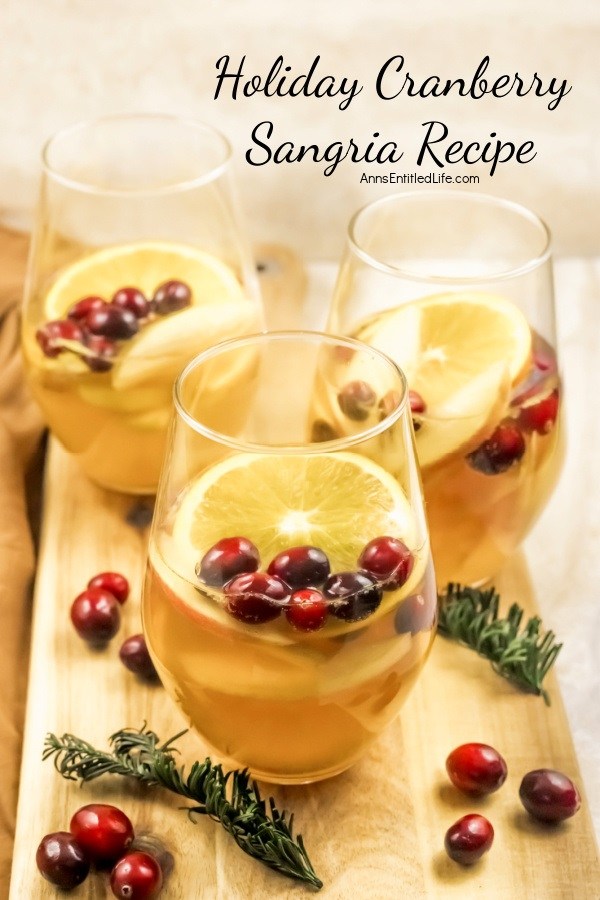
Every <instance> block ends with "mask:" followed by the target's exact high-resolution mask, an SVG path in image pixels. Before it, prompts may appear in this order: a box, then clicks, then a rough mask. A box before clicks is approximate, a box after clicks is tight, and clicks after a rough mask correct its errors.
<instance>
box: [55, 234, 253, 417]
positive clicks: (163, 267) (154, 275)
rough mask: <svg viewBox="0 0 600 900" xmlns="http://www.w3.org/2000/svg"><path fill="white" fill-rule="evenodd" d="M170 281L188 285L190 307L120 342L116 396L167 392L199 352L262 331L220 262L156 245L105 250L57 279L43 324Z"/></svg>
mask: <svg viewBox="0 0 600 900" xmlns="http://www.w3.org/2000/svg"><path fill="white" fill-rule="evenodd" d="M171 279H177V280H179V281H183V282H185V283H186V284H188V285H189V286H190V288H191V290H192V305H191V306H189V307H187V308H186V309H183V310H181V311H179V312H174V313H170V314H168V315H166V316H157V317H156V318H155V319H154V321H151V322H149V323H146V324H144V325H143V326H142V327H141V328H140V330H139V332H138V333H137V335H136V336H135V337H134V338H133V339H132V340H129V341H126V342H123V343H122V344H121V345H120V348H119V353H118V356H117V358H116V360H115V365H114V367H113V369H112V370H111V376H110V381H111V387H112V388H114V389H115V390H116V391H124V390H129V389H132V388H137V387H138V386H140V385H143V386H144V387H147V386H149V385H152V384H154V385H156V384H157V383H158V384H161V385H164V386H165V387H166V389H167V390H168V391H170V389H171V385H172V382H173V381H174V379H175V377H176V376H177V374H178V373H179V372H180V371H181V369H182V368H183V366H184V365H185V363H186V362H188V361H189V360H190V359H191V358H192V357H193V356H195V355H196V354H197V353H200V352H201V351H202V350H204V349H206V348H207V347H209V346H211V345H212V344H215V343H218V342H219V341H221V340H224V339H225V338H230V337H237V336H239V335H243V334H248V333H250V332H252V331H256V330H258V329H259V327H260V323H259V319H258V313H257V309H256V307H255V305H254V303H253V302H251V301H250V300H249V299H248V298H247V297H246V296H245V294H244V291H243V288H242V285H241V284H240V282H239V280H238V279H237V278H236V276H235V274H234V272H233V271H232V269H230V268H229V267H228V266H227V265H226V264H225V263H223V262H222V261H221V260H220V259H217V258H216V257H215V256H212V255H211V254H209V253H205V252H204V251H202V250H198V249H196V248H195V247H190V246H188V245H185V244H172V243H167V242H161V241H145V242H138V243H133V244H125V245H119V246H116V247H107V248H105V249H104V250H99V251H97V252H95V253H90V254H89V255H88V256H85V257H84V258H83V259H81V260H79V261H78V262H76V263H74V264H73V265H71V266H69V267H68V268H66V269H65V270H64V271H63V272H62V273H61V274H60V275H59V276H58V278H57V279H56V281H55V282H54V284H53V285H52V287H51V289H50V291H49V292H48V294H47V297H46V301H45V315H46V317H47V319H48V320H52V319H57V318H61V317H62V316H64V315H66V313H67V311H68V310H69V308H70V307H71V306H72V305H73V304H74V303H76V301H77V300H79V299H81V298H82V297H85V296H89V295H97V296H100V297H103V298H104V299H105V300H110V299H111V297H112V296H113V294H114V293H115V292H116V291H117V290H118V289H119V288H120V287H125V286H128V285H131V286H134V287H137V288H139V289H140V290H141V291H142V292H143V293H144V295H145V296H146V297H148V298H151V297H152V296H153V294H154V292H155V290H156V288H157V287H158V286H159V285H160V284H161V283H163V282H164V281H168V280H171ZM117 403H118V401H117Z"/></svg>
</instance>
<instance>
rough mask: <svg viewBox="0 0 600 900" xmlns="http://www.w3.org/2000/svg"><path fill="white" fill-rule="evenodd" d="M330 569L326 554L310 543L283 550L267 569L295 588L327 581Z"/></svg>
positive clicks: (314, 585)
mask: <svg viewBox="0 0 600 900" xmlns="http://www.w3.org/2000/svg"><path fill="white" fill-rule="evenodd" d="M329 571H330V566H329V560H328V559H327V556H326V554H325V553H324V552H323V551H322V550H321V549H320V548H319V547H312V546H310V545H304V546H302V547H290V548H289V549H288V550H283V551H282V552H281V553H278V554H277V556H275V557H274V558H273V559H272V560H271V562H270V563H269V568H268V569H267V572H268V573H269V575H277V577H278V578H281V579H282V580H283V581H285V583H286V584H289V586H290V587H292V588H294V589H295V590H299V589H301V588H306V587H317V586H318V585H320V584H322V583H323V582H324V581H325V579H326V578H327V576H328V575H329Z"/></svg>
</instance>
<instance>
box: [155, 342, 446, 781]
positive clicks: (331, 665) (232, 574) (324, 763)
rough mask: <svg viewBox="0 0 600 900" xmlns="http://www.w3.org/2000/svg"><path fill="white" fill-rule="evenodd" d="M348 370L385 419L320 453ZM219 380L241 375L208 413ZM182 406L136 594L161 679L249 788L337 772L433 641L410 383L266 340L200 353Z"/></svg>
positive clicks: (361, 747) (332, 354)
mask: <svg viewBox="0 0 600 900" xmlns="http://www.w3.org/2000/svg"><path fill="white" fill-rule="evenodd" d="M240 357H241V360H242V361H241V360H240ZM357 360H361V362H362V364H363V365H364V366H365V367H367V368H368V369H369V372H370V373H371V380H372V382H373V383H376V384H377V385H378V386H379V388H380V389H381V390H383V391H384V394H385V395H386V396H387V397H388V400H387V401H386V402H387V408H386V409H385V411H384V410H383V406H382V412H381V415H380V417H379V419H378V421H377V422H376V423H375V424H369V425H368V426H367V427H363V426H362V425H361V424H360V423H359V422H358V420H357V419H356V418H355V417H353V416H351V417H349V418H348V423H349V426H348V429H347V433H346V435H345V436H343V437H341V438H340V437H338V438H336V439H333V440H331V441H325V442H323V441H322V440H319V441H316V440H315V439H314V433H315V427H316V428H317V430H318V428H319V424H318V423H319V418H318V416H320V414H321V413H320V411H321V409H322V408H323V407H324V406H329V405H331V404H332V403H333V402H334V398H338V403H340V402H341V404H342V406H343V405H344V390H345V389H346V387H347V384H348V377H349V366H350V365H351V362H356V361H357ZM215 366H217V367H218V368H219V369H220V371H223V372H225V371H227V372H229V371H231V370H236V369H239V368H240V366H241V367H242V368H243V369H244V371H245V373H246V376H245V378H244V387H245V393H244V395H243V396H241V397H237V396H236V395H235V394H232V392H231V391H230V389H229V388H226V387H225V386H224V387H223V391H222V401H223V408H222V409H221V411H220V415H219V411H218V408H217V406H216V405H213V406H212V407H211V408H210V409H208V410H207V408H206V399H205V398H206V392H205V391H204V390H203V389H202V387H203V384H204V383H205V381H209V382H211V383H214V381H215V373H216V369H215ZM282 373H284V374H285V376H286V377H285V379H284V378H283V377H282ZM216 380H217V381H218V380H219V379H218V378H217V379H216ZM217 393H219V390H218V389H217ZM339 398H341V400H340V399H339ZM390 398H392V399H391V400H390ZM379 399H380V400H382V399H383V398H379ZM175 403H176V422H175V427H174V430H173V433H172V442H171V446H170V449H169V451H168V453H167V457H166V460H165V466H164V471H163V476H162V479H161V487H160V490H159V495H158V498H157V506H156V511H155V517H154V522H153V528H152V534H151V539H150V547H149V558H148V567H147V576H146V584H145V589H144V597H143V624H144V632H145V635H146V640H147V642H148V646H149V648H150V652H151V654H152V657H153V660H154V662H155V665H156V667H157V669H158V671H159V674H160V676H161V679H162V681H163V684H164V685H165V687H166V689H167V691H168V692H169V693H170V694H171V696H172V697H173V699H174V700H175V701H176V703H177V704H178V705H179V707H180V708H181V710H182V712H183V714H184V716H185V718H186V719H187V720H188V721H189V722H190V723H191V724H192V726H194V727H195V728H196V729H197V731H198V732H199V733H200V734H201V735H202V737H203V738H204V739H205V740H206V741H207V742H208V743H209V744H210V745H211V746H212V748H213V749H214V750H215V751H216V752H217V753H218V754H219V756H220V757H221V758H223V759H226V760H228V761H231V762H233V763H234V764H235V765H238V766H239V765H241V766H247V767H249V768H250V769H251V771H252V773H253V774H254V775H255V776H257V777H260V778H262V779H265V780H269V781H274V782H279V783H295V782H306V781H313V780H317V779H321V778H326V777H329V776H331V775H334V774H336V773H338V772H341V771H343V770H344V769H346V768H347V767H348V766H350V765H351V764H352V763H354V762H355V761H356V760H357V759H358V758H359V757H360V756H361V755H362V754H363V753H364V752H365V750H366V749H367V748H368V747H369V745H370V744H371V743H372V741H373V740H374V739H375V738H376V737H377V735H378V734H379V733H380V732H381V730H382V729H383V728H384V727H385V726H386V725H387V724H388V723H389V722H390V721H391V719H392V718H393V717H394V716H395V715H396V713H397V712H398V710H399V708H400V706H401V704H402V702H403V700H404V698H405V697H406V695H407V693H408V691H409V690H410V688H411V686H412V684H413V683H414V681H415V679H416V677H417V676H418V674H419V672H420V671H421V668H422V666H423V663H424V662H425V659H426V657H427V654H428V652H429V649H430V646H431V642H432V639H433V636H434V627H435V622H436V589H435V577H434V574H433V569H432V565H431V559H430V552H429V542H428V535H427V528H426V523H425V518H424V512H423V505H422V496H421V485H420V480H419V474H418V470H417V466H416V460H415V456H414V444H413V432H412V424H411V416H410V409H409V406H408V400H407V395H406V388H405V383H404V379H403V376H402V374H401V372H400V370H399V369H397V367H396V366H395V365H394V364H393V363H392V362H391V361H390V360H388V359H387V358H386V357H385V356H383V355H382V354H380V353H378V352H377V351H373V350H372V349H370V348H367V347H363V346H362V345H361V344H359V343H358V342H355V341H351V340H345V339H336V338H332V337H328V336H326V335H320V334H316V333H309V332H304V333H302V332H276V333H272V334H265V335H259V336H255V337H250V338H246V339H240V340H236V341H227V342H225V343H223V344H221V345H219V346H218V347H216V348H213V349H212V350H209V351H207V352H205V353H204V354H201V355H200V356H199V357H197V358H196V359H195V360H194V361H193V362H192V363H191V364H190V365H189V366H188V367H187V368H186V370H185V371H184V372H183V373H182V375H181V377H180V378H179V380H178V382H177V386H176V393H175ZM232 406H235V408H236V409H243V415H239V416H238V419H237V422H235V424H233V423H232V420H231V417H230V416H229V415H228V407H229V408H231V407H232ZM320 437H322V435H321V436H320Z"/></svg>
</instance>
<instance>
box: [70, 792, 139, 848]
mask: <svg viewBox="0 0 600 900" xmlns="http://www.w3.org/2000/svg"><path fill="white" fill-rule="evenodd" d="M69 828H70V830H71V834H72V835H73V837H74V838H75V839H76V840H77V842H78V843H79V844H80V845H81V846H82V847H83V850H84V852H85V853H87V855H88V856H89V857H90V859H92V860H93V861H94V862H101V863H108V862H113V861H114V860H115V859H118V858H119V857H120V856H122V855H123V854H124V853H125V851H126V850H127V848H128V847H129V845H130V844H131V842H132V841H133V838H134V834H133V825H132V824H131V822H130V820H129V818H128V817H127V816H126V815H125V813H124V812H123V811H122V810H121V809H119V808H118V807H116V806H109V805H108V804H107V803H90V804H89V805H88V806H82V807H81V809H78V810H77V812H76V813H74V814H73V817H72V818H71V824H70V825H69Z"/></svg>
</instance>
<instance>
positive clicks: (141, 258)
mask: <svg viewBox="0 0 600 900" xmlns="http://www.w3.org/2000/svg"><path fill="white" fill-rule="evenodd" d="M173 278H175V279H178V280H180V281H185V282H186V283H187V284H189V286H190V287H191V289H192V293H193V303H194V304H204V303H218V302H221V301H223V300H239V299H242V298H243V293H242V288H241V285H240V283H239V281H238V279H237V278H236V277H235V275H234V273H233V272H232V270H231V269H230V268H229V267H228V266H227V265H225V263H223V262H221V260H219V259H217V258H216V257H215V256H212V255H211V254H210V253H205V252H204V251H202V250H198V249H196V248H195V247H190V246H188V245H186V244H172V243H167V242H165V241H143V242H142V241H140V242H136V243H133V244H120V245H118V246H115V247H106V248H105V249H104V250H98V251H96V252H95V253H90V254H89V255H88V256H85V257H83V259H80V260H79V261H78V262H76V263H73V265H70V266H68V267H67V268H66V269H64V271H63V272H62V273H61V274H60V275H59V276H58V278H57V279H56V281H55V282H54V284H53V285H52V287H51V288H50V290H49V291H48V294H47V295H46V301H45V314H46V318H47V319H48V320H51V319H59V318H61V317H62V316H64V315H65V314H66V312H67V310H68V309H69V307H70V306H72V305H73V304H74V303H76V302H77V300H80V299H81V298H82V297H85V296H89V295H92V294H93V295H97V296H99V297H103V298H104V299H105V300H110V299H111V297H112V296H113V294H114V293H115V291H117V290H118V289H119V288H121V287H125V286H126V285H134V286H135V287H137V288H139V289H140V290H141V291H142V292H143V293H144V294H145V295H146V296H147V297H152V295H153V294H154V291H155V290H156V288H157V287H158V286H159V284H161V283H162V282H163V281H167V280H169V279H173Z"/></svg>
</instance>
